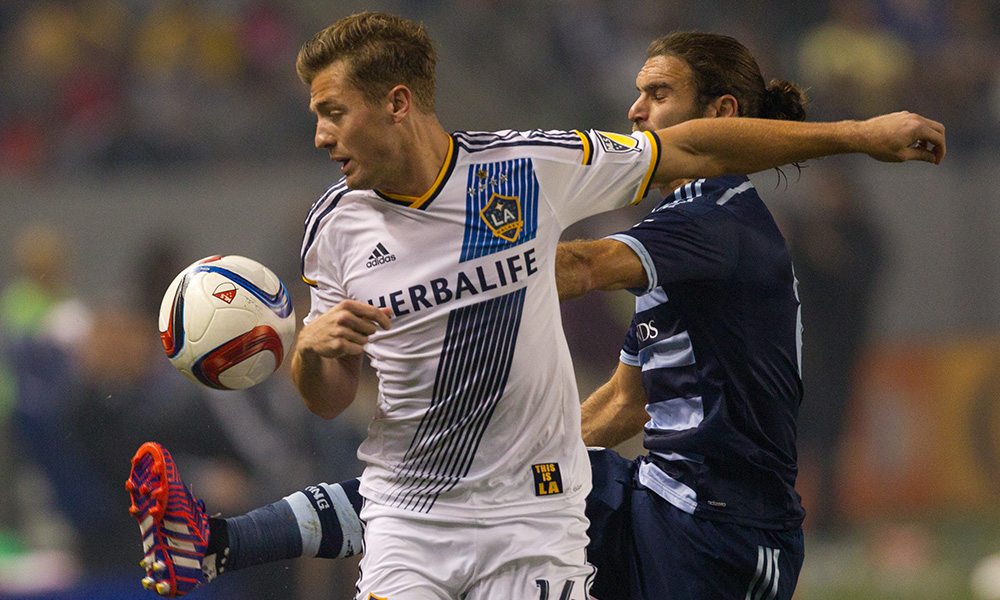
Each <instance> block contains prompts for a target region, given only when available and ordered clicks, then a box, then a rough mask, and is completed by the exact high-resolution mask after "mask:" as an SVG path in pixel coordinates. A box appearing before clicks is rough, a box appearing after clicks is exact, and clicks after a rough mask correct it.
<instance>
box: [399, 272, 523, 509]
mask: <svg viewBox="0 0 1000 600" xmlns="http://www.w3.org/2000/svg"><path fill="white" fill-rule="evenodd" d="M524 297H525V289H524V288H522V289H520V290H517V291H515V292H511V293H509V294H505V295H503V296H500V297H498V298H494V299H492V300H487V301H486V302H481V303H478V304H474V305H471V306H466V307H463V308H459V309H456V310H454V311H452V312H451V314H450V315H449V317H448V328H447V331H446V333H445V342H444V345H443V347H442V350H441V359H440V362H439V363H438V369H437V374H436V377H435V381H434V392H433V397H432V398H431V404H430V407H429V408H428V409H427V412H426V414H425V415H424V417H423V419H422V420H421V422H420V425H419V427H418V428H417V432H416V434H415V435H414V437H413V440H412V442H411V443H410V447H409V449H408V450H407V452H406V455H405V456H404V457H403V461H402V463H401V464H400V465H399V466H398V467H397V477H398V481H397V483H396V484H395V485H394V487H393V489H392V490H391V491H390V504H392V505H393V506H396V507H400V508H405V509H409V510H415V511H418V512H425V513H426V512H429V511H430V509H431V507H432V506H433V505H434V502H435V501H436V500H437V498H438V496H439V495H440V494H442V493H443V492H447V491H449V490H451V489H452V488H454V487H455V486H456V485H457V484H458V482H459V481H461V480H462V478H463V477H465V476H466V475H468V473H469V469H470V468H471V466H472V460H473V458H474V457H475V456H476V451H477V450H478V448H479V443H480V442H481V441H482V439H483V434H484V433H485V431H486V427H487V426H488V425H489V423H490V419H491V417H492V416H493V411H494V410H495V409H496V407H497V404H498V403H499V401H500V398H501V397H502V396H503V391H504V389H505V388H506V386H507V378H508V376H509V374H510V366H511V363H512V361H513V357H514V347H515V345H516V342H517V333H518V330H519V329H520V327H521V316H522V313H523V310H524Z"/></svg>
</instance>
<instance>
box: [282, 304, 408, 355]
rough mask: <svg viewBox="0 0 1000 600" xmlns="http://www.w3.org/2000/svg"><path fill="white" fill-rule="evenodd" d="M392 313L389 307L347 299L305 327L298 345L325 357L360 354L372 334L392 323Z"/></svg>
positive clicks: (388, 326) (301, 348) (303, 350)
mask: <svg viewBox="0 0 1000 600" xmlns="http://www.w3.org/2000/svg"><path fill="white" fill-rule="evenodd" d="M389 314H390V312H389V309H387V308H375V307H374V306H372V305H370V304H367V303H365V302H358V301H357V300H344V301H342V302H340V303H339V304H337V305H336V306H334V307H333V308H331V309H330V310H329V311H327V312H326V313H324V314H322V315H320V316H319V317H317V318H316V319H314V320H313V321H311V322H310V323H309V324H308V325H306V326H305V327H303V328H302V331H301V332H300V333H299V339H298V348H299V350H300V351H302V352H310V353H314V354H317V355H319V356H322V357H324V358H339V357H341V356H345V355H350V356H356V355H359V354H361V353H362V352H363V351H364V346H365V344H367V343H368V338H369V336H371V335H372V334H373V333H375V332H376V331H378V330H379V329H380V328H381V329H383V330H387V329H389V328H390V327H391V326H392V324H391V322H390V321H389Z"/></svg>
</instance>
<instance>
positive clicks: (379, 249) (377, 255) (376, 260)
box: [365, 242, 396, 269]
mask: <svg viewBox="0 0 1000 600" xmlns="http://www.w3.org/2000/svg"><path fill="white" fill-rule="evenodd" d="M394 260H396V255H395V254H393V253H391V252H389V251H388V250H387V249H386V247H385V246H384V245H382V242H379V243H378V246H375V249H374V250H372V253H371V255H370V256H369V257H368V262H367V263H365V266H366V267H368V268H369V269H372V268H374V267H377V266H379V265H384V264H385V263H387V262H392V261H394Z"/></svg>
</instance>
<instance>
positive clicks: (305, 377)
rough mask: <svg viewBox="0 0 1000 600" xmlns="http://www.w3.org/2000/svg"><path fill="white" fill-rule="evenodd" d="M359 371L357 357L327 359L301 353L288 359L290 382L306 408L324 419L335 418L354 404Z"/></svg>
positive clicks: (296, 353)
mask: <svg viewBox="0 0 1000 600" xmlns="http://www.w3.org/2000/svg"><path fill="white" fill-rule="evenodd" d="M359 371H360V357H357V356H343V357H341V358H330V359H328V358H323V357H322V356H320V355H318V354H316V353H312V352H303V351H296V352H295V353H294V354H293V355H292V364H291V372H292V381H294V382H295V386H296V387H297V388H298V390H299V394H300V395H301V396H302V399H303V401H304V402H305V403H306V407H308V408H309V410H310V411H312V412H313V413H315V414H317V415H319V416H321V417H323V418H324V419H332V418H334V417H336V416H337V415H339V414H340V413H342V412H344V410H346V409H347V407H348V406H350V405H351V403H352V402H353V401H354V397H355V395H356V394H357V390H358V373H359Z"/></svg>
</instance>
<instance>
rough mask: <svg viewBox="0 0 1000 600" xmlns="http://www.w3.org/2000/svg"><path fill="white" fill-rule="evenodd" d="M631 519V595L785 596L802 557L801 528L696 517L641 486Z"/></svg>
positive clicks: (768, 599) (784, 599)
mask: <svg viewBox="0 0 1000 600" xmlns="http://www.w3.org/2000/svg"><path fill="white" fill-rule="evenodd" d="M631 517H632V536H633V547H632V552H631V561H632V565H631V571H632V575H631V578H632V590H631V595H630V597H631V598H635V599H640V600H654V599H660V598H673V599H677V600H696V599H700V598H752V599H753V600H790V599H791V598H792V594H793V592H794V591H795V586H796V583H797V581H798V576H799V571H800V570H801V568H802V560H803V557H804V547H803V537H802V530H801V529H795V530H790V531H772V530H766V529H759V528H755V527H745V526H742V525H736V524H734V523H722V522H717V521H711V520H708V519H703V518H700V517H695V516H693V515H691V514H688V513H686V512H684V511H682V510H680V509H679V508H677V507H675V506H674V505H672V504H670V503H669V502H667V501H665V500H664V499H663V498H661V497H660V496H658V495H657V494H656V493H655V492H653V491H652V490H649V489H647V488H644V487H641V486H637V489H636V490H635V491H634V492H633V494H632V508H631ZM598 598H601V597H600V596H598ZM602 600H603V598H602Z"/></svg>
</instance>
